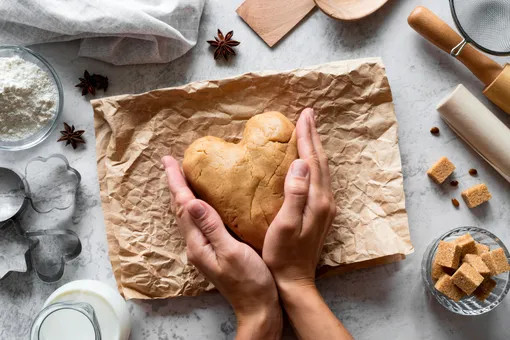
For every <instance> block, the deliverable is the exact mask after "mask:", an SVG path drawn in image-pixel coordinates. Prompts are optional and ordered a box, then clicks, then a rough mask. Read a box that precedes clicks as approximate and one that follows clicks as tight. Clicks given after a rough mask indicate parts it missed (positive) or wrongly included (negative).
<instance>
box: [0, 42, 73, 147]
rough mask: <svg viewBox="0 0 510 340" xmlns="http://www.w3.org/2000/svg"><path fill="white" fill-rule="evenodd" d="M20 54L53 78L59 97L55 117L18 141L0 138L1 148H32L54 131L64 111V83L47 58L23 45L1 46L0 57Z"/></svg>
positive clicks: (19, 55)
mask: <svg viewBox="0 0 510 340" xmlns="http://www.w3.org/2000/svg"><path fill="white" fill-rule="evenodd" d="M14 56H18V57H20V58H22V59H24V60H27V61H29V62H31V63H34V64H36V65H37V66H39V67H40V68H41V69H42V70H43V71H44V72H46V73H48V74H49V75H50V79H52V80H53V83H54V84H55V87H56V88H57V92H58V98H57V101H58V102H57V105H56V107H55V111H56V112H55V114H54V115H53V118H52V119H50V120H49V121H48V123H47V124H46V125H45V126H44V127H43V128H41V129H40V130H39V131H37V132H36V133H34V134H33V135H30V136H28V137H26V138H23V139H20V140H16V141H7V140H0V150H9V151H16V150H24V149H28V148H31V147H33V146H35V145H37V144H39V143H41V142H42V141H43V140H45V139H46V138H47V137H48V136H49V135H50V134H51V132H52V131H53V129H54V128H55V126H56V124H57V120H58V118H59V117H60V115H61V113H62V108H63V106H64V91H63V90H62V84H61V82H60V78H59V77H58V75H57V73H56V72H55V69H53V67H52V66H51V65H50V63H49V62H48V61H46V59H44V58H43V57H42V56H41V55H40V54H38V53H36V52H34V51H32V50H30V49H28V48H26V47H21V46H0V58H1V57H14Z"/></svg>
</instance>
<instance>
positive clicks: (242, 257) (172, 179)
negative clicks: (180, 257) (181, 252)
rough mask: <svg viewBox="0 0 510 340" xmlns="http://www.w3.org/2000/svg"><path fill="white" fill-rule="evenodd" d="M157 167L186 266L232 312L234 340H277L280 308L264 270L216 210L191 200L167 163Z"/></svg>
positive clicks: (180, 175) (171, 163) (178, 172)
mask: <svg viewBox="0 0 510 340" xmlns="http://www.w3.org/2000/svg"><path fill="white" fill-rule="evenodd" d="M162 162H163V165H164V166H165V171H166V175H167V178H168V186H169V187H170V192H171V197H172V211H173V212H174V214H175V216H176V219H177V224H178V226H179V228H180V230H181V233H182V234H183V236H184V238H185V240H186V245H187V255H188V260H189V261H190V262H191V263H192V264H193V265H195V266H196V267H197V268H198V270H200V271H201V272H202V273H203V274H204V275H205V276H206V277H207V278H208V279H209V280H210V281H211V282H212V283H213V284H214V286H215V287H216V288H217V289H218V290H219V291H220V293H221V294H223V296H224V297H225V298H226V299H227V300H228V301H229V302H230V304H231V305H232V307H233V308H234V312H235V314H236V317H237V320H238V332H237V336H238V338H242V339H246V338H254V339H255V338H264V339H272V338H275V339H276V338H279V337H280V336H281V328H282V315H281V307H280V305H279V302H278V293H277V290H276V285H275V282H274V279H273V276H272V275H271V272H270V271H269V269H268V268H267V266H266V264H265V263H264V261H263V260H262V258H261V257H260V256H259V255H258V254H257V253H256V252H255V251H254V250H253V249H252V248H251V247H250V246H248V245H246V244H244V243H241V242H239V241H237V240H236V239H234V238H233V237H232V236H231V235H230V234H229V233H228V231H227V230H226V229H225V226H224V224H223V221H222V220H221V218H220V216H219V215H218V213H217V212H216V210H214V209H213V208H212V207H211V206H210V205H208V204H207V203H205V202H204V201H201V200H198V199H196V198H195V196H194V195H193V193H192V191H191V190H190V188H189V187H188V185H187V183H186V180H185V178H184V176H183V173H182V171H181V168H180V166H179V163H178V162H177V161H176V160H175V159H174V158H173V157H171V156H166V157H163V159H162Z"/></svg>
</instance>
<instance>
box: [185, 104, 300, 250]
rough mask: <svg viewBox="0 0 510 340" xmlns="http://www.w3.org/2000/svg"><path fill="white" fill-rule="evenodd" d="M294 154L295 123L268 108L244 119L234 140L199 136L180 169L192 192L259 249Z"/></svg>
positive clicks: (276, 206) (278, 203) (278, 204)
mask: <svg viewBox="0 0 510 340" xmlns="http://www.w3.org/2000/svg"><path fill="white" fill-rule="evenodd" d="M297 156H298V153H297V144H296V136H295V132H294V125H293V124H292V123H291V122H290V120H288V119H287V118H286V117H285V116H284V115H283V114H281V113H280V112H266V113H263V114H259V115H256V116H254V117H252V118H251V119H250V120H248V122H247V123H246V126H245V128H244V132H243V139H242V140H241V141H240V142H239V143H238V144H233V143H228V142H226V141H224V140H223V139H220V138H216V137H212V136H207V137H203V138H200V139H197V140H196V141H195V142H193V143H192V144H191V145H190V146H189V147H188V149H187V150H186V152H185V153H184V160H183V170H184V174H185V175H186V178H187V180H188V182H189V183H190V185H191V187H192V188H193V190H194V191H195V193H197V194H198V196H199V197H200V198H201V199H203V200H204V201H206V202H207V203H209V204H210V205H211V206H212V207H214V208H215V209H216V210H217V211H218V213H219V214H220V216H221V218H222V219H223V222H224V223H225V224H226V225H227V226H228V227H229V228H230V229H231V230H232V231H233V232H234V233H236V234H237V235H238V236H239V237H240V238H241V239H242V240H244V241H245V242H247V243H249V244H251V245H252V246H253V247H255V248H256V249H259V250H260V249H262V245H263V243H264V236H265V234H266V230H267V228H268V227H269V224H270V223H271V222H272V221H273V219H274V217H275V216H276V214H277V213H278V211H279V210H280V207H281V205H282V203H283V186H284V182H285V176H286V174H287V171H288V169H289V167H290V164H291V163H292V161H294V160H295V159H296V158H297Z"/></svg>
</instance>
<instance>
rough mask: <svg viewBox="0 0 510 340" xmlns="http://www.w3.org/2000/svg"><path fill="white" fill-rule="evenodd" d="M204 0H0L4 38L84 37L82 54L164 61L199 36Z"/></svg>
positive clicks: (20, 41) (0, 37)
mask: <svg viewBox="0 0 510 340" xmlns="http://www.w3.org/2000/svg"><path fill="white" fill-rule="evenodd" d="M204 1H205V0H108V1H106V0H0V44H4V45H5V44H11V45H30V44H36V43H45V42H54V41H67V40H74V39H82V41H81V45H80V51H79V55H80V56H83V57H90V58H95V59H99V60H103V61H106V62H109V63H112V64H115V65H126V64H147V63H166V62H169V61H171V60H173V59H176V58H178V57H180V56H181V55H183V54H184V53H186V52H187V51H188V50H190V49H191V48H192V47H193V46H194V45H195V44H196V42H197V36H198V26H199V23H200V16H201V15H202V10H203V7H204Z"/></svg>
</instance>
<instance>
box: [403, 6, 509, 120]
mask: <svg viewBox="0 0 510 340" xmlns="http://www.w3.org/2000/svg"><path fill="white" fill-rule="evenodd" d="M407 22H408V23H409V25H410V26H411V27H412V28H413V29H414V30H415V31H416V32H418V33H419V34H421V35H422V36H423V37H424V38H426V39H427V40H428V41H430V42H431V43H433V44H434V45H436V46H437V47H439V48H440V49H442V50H443V51H445V52H447V53H450V52H451V51H452V50H453V49H454V48H455V47H457V45H459V43H460V42H462V41H463V40H464V39H463V38H462V37H461V36H460V35H459V34H458V33H457V32H455V31H454V30H453V29H452V28H451V27H450V26H448V24H447V23H445V22H444V21H443V20H441V19H440V18H439V17H438V16H437V15H435V14H434V13H433V12H432V11H431V10H429V9H428V8H425V7H421V6H420V7H417V8H416V9H415V10H414V11H413V12H412V13H411V14H410V15H409V17H408V18H407ZM457 59H458V60H459V61H460V62H462V63H463V64H464V65H465V66H466V67H467V68H468V69H469V70H470V71H471V72H472V73H473V74H474V75H475V76H476V77H477V78H478V79H480V81H481V82H482V83H484V84H485V89H484V90H483V94H484V95H485V96H487V98H489V99H490V100H491V101H492V102H493V103H494V104H496V105H497V106H499V107H500V108H501V109H503V111H505V112H506V113H508V114H510V64H506V66H505V67H503V66H501V65H500V64H498V63H497V62H495V61H494V60H492V59H491V58H489V57H487V56H486V55H485V54H483V53H481V52H479V51H478V50H476V49H475V48H474V47H473V46H471V45H470V44H467V45H466V46H464V48H463V49H462V50H461V52H460V54H459V55H457Z"/></svg>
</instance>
